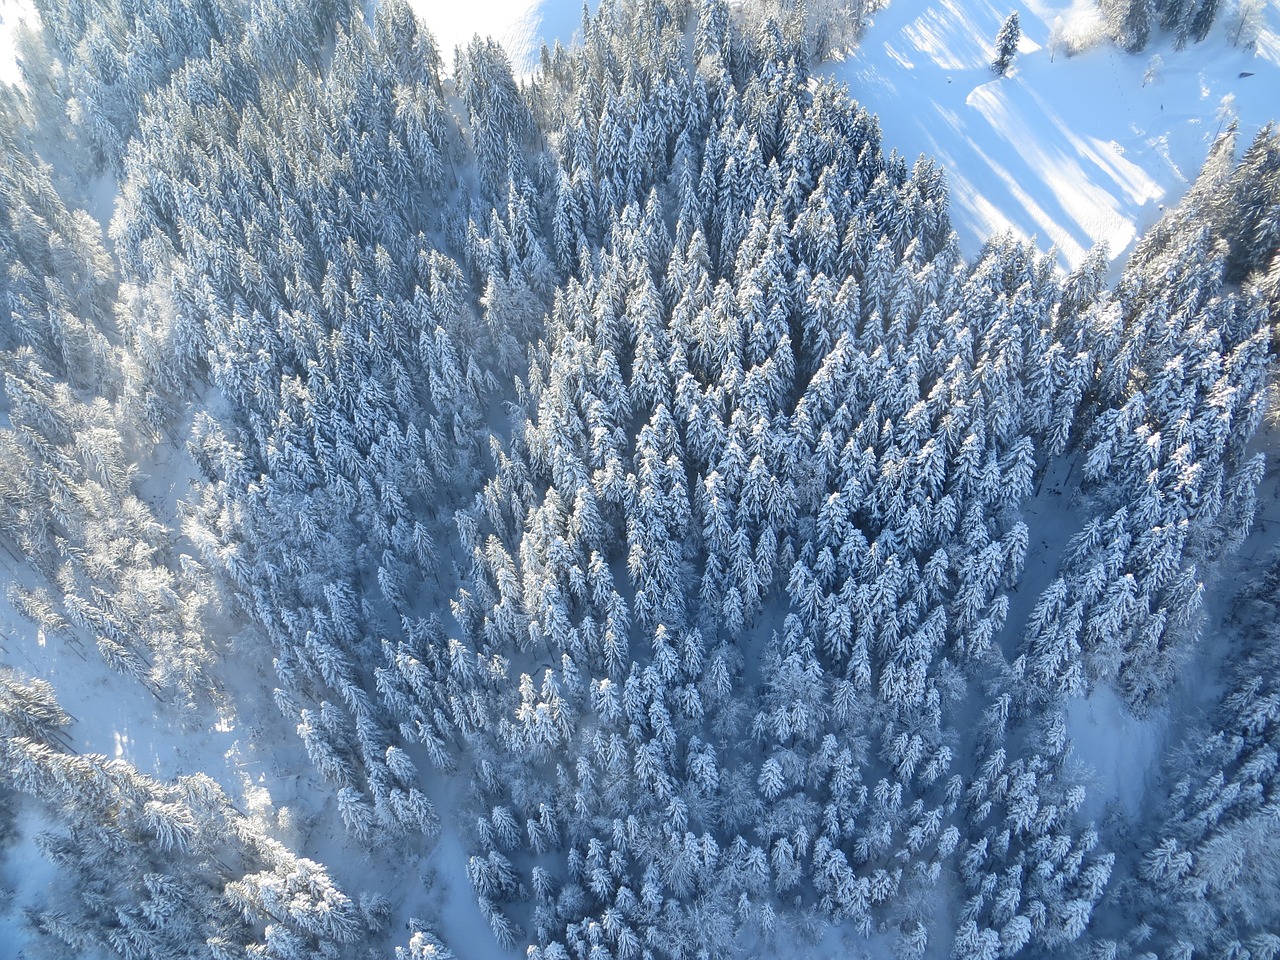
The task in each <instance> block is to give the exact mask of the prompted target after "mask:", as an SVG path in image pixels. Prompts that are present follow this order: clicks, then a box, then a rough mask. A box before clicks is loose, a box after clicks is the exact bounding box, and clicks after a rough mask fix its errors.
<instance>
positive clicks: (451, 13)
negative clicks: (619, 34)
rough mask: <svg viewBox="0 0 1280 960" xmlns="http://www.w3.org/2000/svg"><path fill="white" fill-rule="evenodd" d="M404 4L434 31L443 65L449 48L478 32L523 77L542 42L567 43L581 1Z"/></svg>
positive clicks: (576, 27) (424, 0) (416, 0)
mask: <svg viewBox="0 0 1280 960" xmlns="http://www.w3.org/2000/svg"><path fill="white" fill-rule="evenodd" d="M410 6H412V7H413V9H414V11H415V12H416V13H417V14H418V19H420V20H421V21H422V22H423V23H425V24H426V25H427V26H428V27H429V28H430V30H431V32H432V33H433V34H434V35H435V38H436V42H437V43H439V44H440V50H441V52H442V53H443V54H444V61H445V66H446V69H449V68H451V67H452V65H453V49H454V47H458V46H465V45H466V44H467V42H468V41H469V40H470V39H471V38H472V37H473V36H474V35H475V34H477V33H478V34H480V35H481V36H490V37H493V39H495V40H497V41H498V42H499V43H501V44H502V46H503V47H504V48H505V49H506V51H507V55H508V56H509V57H510V58H511V68H512V69H513V70H514V71H515V73H516V75H517V76H521V75H527V74H529V73H532V72H533V69H534V68H535V67H536V66H537V65H538V53H539V51H540V50H541V49H542V44H543V42H544V41H545V42H546V44H547V45H548V46H555V43H556V41H557V40H559V41H560V43H561V44H562V45H563V46H566V47H567V46H568V45H569V43H570V41H571V40H572V39H573V35H574V32H575V31H577V32H581V23H582V4H581V3H578V2H575V0H475V2H473V3H442V2H441V0H410ZM591 6H592V9H594V8H595V4H594V3H593V4H591Z"/></svg>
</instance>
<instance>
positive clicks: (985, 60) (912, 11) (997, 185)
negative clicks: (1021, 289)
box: [825, 0, 1280, 266]
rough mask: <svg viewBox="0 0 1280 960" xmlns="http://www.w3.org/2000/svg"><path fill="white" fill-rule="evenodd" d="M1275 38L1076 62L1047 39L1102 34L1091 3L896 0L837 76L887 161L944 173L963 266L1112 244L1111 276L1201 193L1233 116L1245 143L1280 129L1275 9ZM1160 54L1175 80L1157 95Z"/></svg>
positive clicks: (1218, 29)
mask: <svg viewBox="0 0 1280 960" xmlns="http://www.w3.org/2000/svg"><path fill="white" fill-rule="evenodd" d="M1014 10H1016V11H1017V12H1018V14H1019V19H1020V21H1021V25H1022V41H1021V43H1020V44H1019V47H1018V55H1017V57H1016V59H1015V60H1014V65H1013V69H1012V70H1011V71H1010V73H1009V75H1008V76H1006V77H1003V78H997V77H996V76H995V75H994V74H993V73H992V71H991V68H990V66H989V62H990V59H991V55H992V45H993V40H994V37H995V34H996V31H997V30H998V29H999V27H1000V24H1001V22H1002V21H1003V20H1004V18H1005V17H1006V16H1008V14H1009V13H1010V12H1011V11H1014ZM1264 23H1265V25H1264V28H1263V30H1262V33H1261V36H1260V38H1259V42H1258V44H1257V52H1256V54H1250V53H1247V52H1245V51H1242V50H1238V49H1236V48H1235V47H1233V46H1231V45H1230V43H1229V42H1228V37H1227V36H1226V35H1225V31H1226V30H1227V29H1228V24H1227V23H1226V21H1225V20H1221V21H1220V22H1219V23H1218V24H1216V25H1215V28H1214V33H1213V34H1211V36H1210V37H1209V39H1208V40H1206V41H1205V42H1204V43H1202V44H1196V45H1192V46H1189V47H1187V48H1186V49H1185V50H1181V51H1175V50H1174V49H1173V48H1172V45H1171V42H1170V41H1169V40H1168V39H1167V38H1164V37H1162V36H1157V37H1155V38H1154V39H1153V42H1152V43H1151V45H1150V46H1149V47H1148V48H1147V49H1146V50H1145V51H1143V52H1142V53H1140V54H1136V55H1131V54H1127V53H1125V52H1123V51H1121V50H1118V49H1116V48H1115V47H1113V46H1112V45H1110V44H1109V43H1106V42H1103V43H1099V44H1096V45H1095V46H1094V47H1093V48H1091V49H1089V50H1087V51H1085V52H1084V53H1081V54H1078V55H1076V56H1074V57H1068V56H1067V55H1066V54H1065V53H1064V52H1063V51H1062V50H1060V49H1059V50H1056V51H1055V50H1054V49H1051V47H1050V43H1049V39H1050V36H1051V34H1052V33H1053V32H1054V28H1055V26H1057V27H1058V28H1059V29H1060V30H1062V31H1064V32H1065V33H1067V34H1075V35H1080V34H1087V33H1088V32H1089V31H1090V29H1091V28H1096V26H1097V18H1096V14H1095V13H1094V6H1093V4H1092V2H1091V0H1075V2H1074V3H1073V2H1072V0H999V2H997V0H892V2H891V3H890V5H889V7H888V8H887V9H885V10H883V11H882V12H881V13H879V14H878V15H877V19H876V21H875V23H874V24H872V26H871V27H870V29H869V30H868V31H867V34H866V35H865V37H864V38H863V41H862V44H861V46H860V47H859V48H858V49H857V50H854V51H852V52H851V53H850V54H849V56H848V57H847V58H846V59H845V60H843V61H837V62H834V63H832V64H829V65H828V66H827V67H826V68H825V72H826V73H827V74H829V75H830V76H833V77H835V78H837V79H840V80H844V81H846V82H847V83H848V84H849V88H850V93H851V94H852V95H853V97H854V98H855V99H857V100H858V101H860V102H861V103H862V104H863V105H864V106H866V107H867V108H868V109H870V110H872V111H873V112H875V113H877V114H878V115H879V117H880V125H881V129H882V130H883V133H884V143H885V148H886V150H887V149H889V148H896V149H897V150H898V152H899V153H902V154H904V155H905V156H906V157H907V158H908V159H914V158H915V157H916V156H918V155H919V154H921V153H925V154H929V155H932V156H935V157H937V158H938V159H939V160H940V162H941V163H943V164H944V165H945V166H946V168H947V175H948V177H949V180H950V183H951V200H952V205H951V216H952V221H953V223H954V226H955V229H956V230H957V232H958V233H959V235H960V239H961V245H962V248H963V250H964V252H965V253H966V254H968V255H972V254H974V253H976V252H977V250H978V249H979V248H980V247H981V245H982V243H983V241H984V240H985V239H986V238H987V237H988V236H990V235H991V234H993V233H998V232H1000V231H1002V230H1006V229H1008V230H1013V231H1014V232H1015V233H1018V234H1021V235H1023V236H1026V237H1036V238H1037V239H1038V240H1039V242H1040V243H1041V245H1042V246H1045V247H1047V246H1048V245H1049V244H1055V245H1056V246H1057V247H1058V253H1059V260H1060V262H1061V263H1062V264H1063V266H1072V265H1074V264H1077V263H1079V262H1080V260H1081V259H1082V258H1083V256H1084V255H1085V254H1086V253H1087V252H1088V251H1089V250H1090V249H1091V248H1092V247H1093V245H1094V244H1096V243H1099V242H1104V241H1105V242H1106V243H1107V245H1108V248H1109V251H1110V256H1111V258H1112V259H1113V260H1119V259H1120V258H1121V257H1122V256H1123V255H1124V254H1125V253H1126V252H1127V250H1128V249H1129V247H1130V246H1131V245H1132V243H1133V241H1134V240H1135V239H1136V237H1137V236H1139V235H1141V233H1142V231H1143V230H1145V229H1146V227H1147V226H1149V225H1150V224H1151V223H1152V222H1154V221H1155V220H1156V219H1158V217H1159V215H1160V209H1161V206H1162V205H1167V204H1173V203H1175V202H1176V201H1177V200H1178V198H1179V197H1180V196H1181V195H1182V193H1183V191H1184V190H1185V189H1186V187H1187V185H1188V183H1189V181H1190V180H1191V179H1193V178H1194V177H1195V175H1196V172H1197V171H1198V170H1199V167H1200V165H1201V163H1203V161H1204V158H1205V154H1206V152H1207V150H1208V146H1209V144H1210V143H1211V142H1212V140H1213V138H1214V136H1215V135H1216V134H1217V133H1218V131H1219V130H1220V129H1221V122H1222V114H1224V113H1230V114H1231V115H1233V116H1236V117H1238V118H1239V121H1240V130H1241V134H1242V136H1243V137H1244V138H1245V140H1246V142H1247V140H1248V139H1249V138H1252V136H1253V134H1254V133H1255V132H1256V131H1257V130H1258V129H1259V127H1261V126H1262V125H1263V124H1264V123H1266V122H1267V121H1268V120H1272V119H1275V118H1276V115H1277V106H1276V105H1277V103H1280V70H1278V69H1277V68H1278V67H1280V2H1278V0H1266V3H1265V5H1264ZM1156 54H1159V56H1160V57H1161V58H1162V60H1163V67H1162V68H1161V69H1159V70H1158V71H1157V75H1156V76H1155V77H1154V78H1153V79H1152V80H1151V82H1149V83H1146V84H1145V85H1144V78H1145V74H1146V73H1147V70H1148V66H1149V64H1150V62H1151V59H1152V57H1153V55H1156ZM1248 72H1251V73H1253V76H1241V74H1242V73H1248ZM1226 97H1231V98H1234V107H1233V108H1230V109H1228V110H1225V111H1224V110H1223V100H1224V98H1226Z"/></svg>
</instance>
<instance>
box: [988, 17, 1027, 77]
mask: <svg viewBox="0 0 1280 960" xmlns="http://www.w3.org/2000/svg"><path fill="white" fill-rule="evenodd" d="M1021 36H1022V28H1021V27H1020V26H1019V25H1018V14H1017V12H1014V13H1011V14H1009V16H1008V18H1007V19H1006V20H1005V22H1004V23H1003V25H1001V27H1000V32H999V33H997V34H996V55H995V57H993V58H992V60H991V69H992V70H994V71H995V72H996V73H997V74H998V75H999V76H1001V77H1003V76H1004V75H1005V74H1006V73H1008V72H1009V67H1010V65H1011V64H1012V63H1013V55H1014V54H1015V53H1017V52H1018V38H1019V37H1021Z"/></svg>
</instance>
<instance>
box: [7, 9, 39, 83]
mask: <svg viewBox="0 0 1280 960" xmlns="http://www.w3.org/2000/svg"><path fill="white" fill-rule="evenodd" d="M34 10H35V8H34V7H33V6H32V5H31V0H0V83H9V84H16V83H21V82H22V73H21V71H20V70H19V69H18V50H17V47H16V46H15V44H14V31H15V30H16V29H17V26H18V24H19V23H21V22H22V21H23V20H26V19H28V18H30V19H33V20H34V19H35V14H34Z"/></svg>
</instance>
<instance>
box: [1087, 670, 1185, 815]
mask: <svg viewBox="0 0 1280 960" xmlns="http://www.w3.org/2000/svg"><path fill="white" fill-rule="evenodd" d="M1066 708H1067V734H1068V736H1070V737H1071V742H1072V747H1073V752H1074V755H1075V756H1076V757H1078V758H1080V759H1081V762H1082V764H1083V765H1084V766H1085V767H1086V768H1087V770H1086V772H1085V773H1086V776H1085V783H1086V785H1087V787H1088V794H1087V796H1086V799H1085V804H1084V807H1083V808H1082V810H1081V813H1082V814H1083V815H1084V817H1085V818H1086V819H1089V820H1100V819H1101V818H1102V816H1103V814H1104V811H1105V810H1106V807H1107V805H1108V804H1110V803H1117V804H1119V806H1120V809H1121V810H1122V811H1123V812H1124V815H1125V816H1126V817H1127V818H1129V819H1131V820H1132V819H1136V818H1137V817H1138V815H1139V814H1140V813H1141V811H1142V799H1143V796H1144V795H1145V794H1146V792H1147V786H1148V784H1149V783H1152V782H1154V780H1155V778H1157V777H1158V775H1159V773H1160V757H1161V753H1162V748H1163V744H1164V727H1165V723H1164V715H1163V713H1157V714H1153V715H1152V716H1150V717H1144V718H1139V717H1135V716H1134V715H1133V714H1132V713H1130V711H1129V708H1128V707H1126V706H1125V704H1124V701H1123V700H1121V699H1120V698H1119V697H1118V696H1117V695H1116V692H1115V691H1114V690H1112V689H1111V688H1110V687H1109V686H1107V685H1106V684H1104V683H1099V684H1096V685H1095V686H1094V688H1093V690H1092V691H1091V692H1090V694H1089V695H1088V696H1087V697H1072V698H1071V699H1070V700H1068V701H1067V705H1066Z"/></svg>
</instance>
